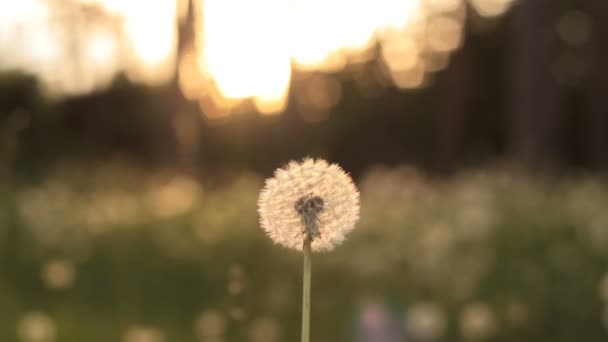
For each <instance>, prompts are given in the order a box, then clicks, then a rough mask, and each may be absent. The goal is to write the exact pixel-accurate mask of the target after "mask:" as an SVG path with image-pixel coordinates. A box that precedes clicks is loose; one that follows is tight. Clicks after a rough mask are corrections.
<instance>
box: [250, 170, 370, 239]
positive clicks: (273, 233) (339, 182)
mask: <svg viewBox="0 0 608 342" xmlns="http://www.w3.org/2000/svg"><path fill="white" fill-rule="evenodd" d="M258 205H259V213H260V216H261V220H260V222H261V225H262V228H263V229H264V230H265V231H266V233H267V234H268V236H270V238H272V239H273V240H274V241H275V242H276V243H279V244H281V245H283V246H286V247H289V248H293V249H296V250H302V247H303V244H304V240H305V239H306V238H310V239H312V244H311V246H312V250H313V251H329V250H332V249H333V248H334V247H335V246H336V245H338V244H340V243H341V242H342V241H343V240H344V237H345V235H346V234H347V233H349V232H350V231H351V230H352V229H353V228H354V225H355V223H356V222H357V220H358V219H359V192H358V191H357V188H356V187H355V185H354V184H353V182H352V180H351V178H350V176H349V175H348V174H346V173H345V172H344V171H343V170H342V169H341V168H340V167H339V166H338V165H336V164H329V163H327V162H326V161H325V160H321V159H317V160H314V159H311V158H307V159H305V160H304V161H302V162H300V163H298V162H294V161H292V162H290V163H289V164H288V165H287V166H286V167H284V168H280V169H277V170H276V171H275V173H274V177H273V178H269V179H268V180H266V185H265V187H264V189H263V190H262V192H261V193H260V197H259V200H258Z"/></svg>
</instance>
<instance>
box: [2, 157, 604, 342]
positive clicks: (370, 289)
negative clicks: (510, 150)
mask: <svg viewBox="0 0 608 342" xmlns="http://www.w3.org/2000/svg"><path fill="white" fill-rule="evenodd" d="M357 183H358V184H359V186H360V189H361V192H362V197H361V198H362V213H361V217H362V219H361V221H360V223H359V224H358V226H357V228H356V229H355V231H354V232H353V233H352V234H351V235H350V236H349V238H348V239H347V241H346V242H345V244H344V245H343V246H341V247H339V248H338V249H337V250H336V251H335V252H332V253H327V254H317V255H315V257H314V263H313V284H312V291H313V295H312V296H313V305H312V327H313V328H312V337H313V339H314V340H315V341H318V342H324V341H326V342H330V341H366V339H364V338H363V337H362V336H363V335H364V333H365V329H368V328H369V327H368V325H367V323H366V322H367V321H366V317H367V316H366V315H367V314H366V312H368V311H369V310H370V307H371V308H372V309H373V308H374V307H376V308H378V307H379V308H384V309H385V311H386V313H387V317H388V319H390V320H393V321H394V322H397V324H396V325H395V326H393V327H392V328H391V329H395V330H397V331H398V334H401V335H400V336H403V334H405V336H408V338H407V339H406V340H407V341H431V340H437V341H539V340H550V341H579V340H584V341H604V340H606V338H608V334H607V333H606V331H607V330H606V328H607V327H608V322H607V320H608V317H606V312H608V311H607V307H608V302H606V303H605V302H604V301H608V277H606V275H607V274H608V273H607V270H608V229H607V227H608V212H607V211H606V208H608V183H606V182H605V181H604V180H602V179H598V178H594V177H576V178H575V177H572V178H563V179H557V178H553V179H551V180H549V178H544V177H543V178H541V177H535V176H532V175H530V174H529V173H525V172H523V171H521V170H519V169H518V168H517V167H514V166H510V165H496V166H492V167H486V168H484V169H476V170H469V171H462V172H460V173H458V174H455V175H454V176H452V177H449V178H440V179H434V178H432V177H430V176H427V175H425V174H423V173H422V172H420V171H418V170H417V169H415V168H412V167H408V166H403V167H397V168H386V167H376V168H374V169H371V170H370V171H369V172H367V173H366V174H365V175H364V176H363V177H361V178H360V179H359V180H358V182H357ZM262 184H263V177H262V176H260V175H257V174H253V173H241V174H239V173H234V176H230V177H226V180H224V181H222V182H216V183H214V184H207V183H203V182H200V181H199V180H198V179H197V178H196V177H192V176H189V175H187V174H184V173H180V172H176V171H174V170H170V169H167V170H156V171H150V170H149V169H145V168H138V167H135V166H133V165H130V164H127V163H125V162H121V161H116V160H114V161H107V162H105V163H100V164H86V165H85V164H83V163H60V164H57V165H56V167H55V168H53V170H52V171H50V172H49V173H48V175H47V176H45V177H43V178H42V179H40V180H39V181H38V182H35V183H33V182H28V183H22V184H16V183H3V184H2V194H3V195H2V197H1V198H0V202H1V204H2V205H0V208H1V210H0V222H1V225H0V228H1V229H0V303H1V305H0V317H2V319H1V320H0V340H2V341H16V340H17V341H65V342H71V341H74V342H76V341H91V342H96V341H100V342H101V341H104V342H106V341H127V342H159V341H265V342H272V341H295V340H298V338H299V337H298V336H299V324H300V281H301V279H300V278H301V273H300V272H301V256H300V255H299V254H297V253H295V252H292V251H290V250H287V249H284V248H281V247H278V246H273V245H272V242H271V241H270V240H269V239H267V238H266V237H265V236H264V235H263V232H262V230H261V229H260V228H259V227H258V224H257V221H258V217H257V213H256V200H257V195H258V192H259V190H260V188H261V187H262ZM370 303H372V304H370ZM373 303H375V304H373ZM374 305H375V306H374ZM374 317H376V316H374ZM378 317H382V316H378ZM372 322H374V321H373V320H372ZM400 340H401V341H402V340H403V339H400ZM377 341H380V340H379V339H378V340H377Z"/></svg>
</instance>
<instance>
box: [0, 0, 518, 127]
mask: <svg viewBox="0 0 608 342" xmlns="http://www.w3.org/2000/svg"><path fill="white" fill-rule="evenodd" d="M464 1H466V0H359V1H348V0H331V1H328V0H193V6H192V8H193V11H194V13H193V17H194V41H193V42H192V44H191V45H190V46H186V47H185V49H184V50H183V51H182V53H181V54H180V56H178V53H177V34H178V24H179V23H180V20H182V19H183V18H184V17H185V13H186V10H187V8H188V6H187V0H155V1H142V0H72V1H53V0H19V1H14V0H0V50H1V51H2V52H3V53H2V54H1V55H0V70H13V69H19V70H24V71H26V72H29V73H33V74H35V75H37V76H38V77H39V78H40V80H41V84H42V87H43V90H44V91H45V93H47V94H49V95H53V96H60V95H75V94H82V93H87V92H90V91H93V90H98V89H102V88H104V87H107V86H108V85H109V84H110V83H111V81H112V79H113V78H114V76H116V75H117V74H118V73H119V72H125V73H126V75H127V76H128V77H129V79H130V80H132V81H134V82H142V83H146V84H152V85H155V84H163V83H166V82H167V81H169V80H170V79H172V78H173V77H174V76H175V73H176V72H177V73H178V75H177V76H178V80H179V84H180V87H181V89H182V92H183V93H184V95H185V96H186V97H187V98H188V99H191V100H199V101H200V103H201V106H202V107H203V112H207V113H208V114H209V115H216V114H218V113H219V114H221V113H222V112H226V111H227V110H228V109H229V108H230V107H231V106H233V105H235V104H237V103H239V101H241V100H244V99H252V100H253V103H254V104H255V106H256V108H257V110H258V111H260V112H261V113H266V114H271V113H279V112H281V111H282V110H283V109H284V108H285V106H286V104H287V103H286V98H287V92H288V88H289V87H290V84H291V82H292V78H293V71H294V70H301V71H317V72H321V73H322V74H324V75H327V77H326V78H325V79H321V83H322V84H332V79H331V75H332V73H333V72H336V71H339V70H341V69H342V68H344V67H345V66H346V65H347V64H349V63H358V62H362V61H366V60H369V59H371V58H375V57H376V56H374V53H372V52H373V51H374V50H373V49H372V48H373V47H375V46H378V45H379V46H380V50H379V51H380V52H379V56H378V57H379V60H381V63H382V64H381V65H383V67H382V68H380V69H381V70H383V75H382V77H385V78H386V79H387V80H389V81H390V82H391V83H392V84H393V85H395V86H397V87H399V88H416V87H419V86H421V85H422V84H424V81H425V75H427V74H428V73H429V72H434V71H437V70H440V69H442V68H444V67H445V66H446V65H447V63H448V62H449V57H450V54H451V52H452V51H454V50H455V49H457V48H458V47H459V46H460V44H461V40H462V30H463V22H464V19H465V10H464V8H465V4H464ZM468 1H469V3H470V4H471V5H472V7H473V8H474V9H475V10H476V11H477V13H478V14H480V15H481V16H486V17H494V16H498V15H501V14H502V13H504V12H505V11H506V10H507V9H508V7H509V4H510V2H511V1H513V0H468ZM313 81H314V82H317V84H319V82H320V81H319V78H316V79H315V80H313ZM311 82H312V81H311ZM328 82H329V83H328ZM333 94H338V95H336V96H339V94H340V91H337V92H333ZM308 102H310V103H309V107H310V106H312V107H314V106H315V103H317V102H319V101H315V100H314V99H312V100H311V101H308ZM336 102H337V100H330V101H325V103H330V104H335V103H336ZM209 104H211V107H213V108H214V109H215V110H211V109H210V106H209ZM218 109H219V110H218Z"/></svg>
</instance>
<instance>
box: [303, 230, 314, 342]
mask: <svg viewBox="0 0 608 342" xmlns="http://www.w3.org/2000/svg"><path fill="white" fill-rule="evenodd" d="M310 243H311V239H310V238H306V239H304V248H303V252H304V277H303V286H302V342H310V270H311V265H312V252H311V250H310Z"/></svg>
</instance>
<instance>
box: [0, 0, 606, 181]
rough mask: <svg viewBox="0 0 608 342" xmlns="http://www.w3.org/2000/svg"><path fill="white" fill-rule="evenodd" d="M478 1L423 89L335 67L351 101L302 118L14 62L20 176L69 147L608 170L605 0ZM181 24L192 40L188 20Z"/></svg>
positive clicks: (157, 154)
mask: <svg viewBox="0 0 608 342" xmlns="http://www.w3.org/2000/svg"><path fill="white" fill-rule="evenodd" d="M573 10H576V11H580V12H582V13H584V14H585V15H586V17H585V18H588V19H589V22H588V23H589V25H588V26H589V28H590V30H589V34H588V39H586V40H584V41H581V42H578V43H575V44H573V43H572V42H569V41H568V40H567V39H566V40H564V39H563V37H561V36H560V30H559V25H558V22H559V20H560V18H563V16H564V15H565V14H566V13H568V12H569V11H573ZM469 13H470V15H469V19H468V21H467V33H466V37H465V41H464V43H463V46H462V48H461V49H460V50H458V51H457V52H456V53H455V54H454V55H453V56H452V58H451V61H450V65H449V67H448V68H447V69H446V70H444V71H442V72H440V73H437V74H436V75H434V76H433V79H432V80H431V82H430V83H429V85H428V86H427V87H424V88H422V89H418V90H409V91H398V90H396V89H387V90H386V91H385V92H384V93H383V94H382V95H381V96H377V97H371V98H370V97H369V96H364V95H365V94H362V93H361V91H360V90H358V89H359V88H358V87H357V85H356V84H355V82H354V80H353V77H352V74H353V71H352V70H350V69H357V68H358V70H367V69H366V68H373V67H375V63H376V62H370V63H369V64H368V65H362V66H361V65H360V66H353V67H350V68H349V70H345V71H344V72H343V73H341V74H340V75H338V76H339V77H340V79H341V80H342V86H343V92H342V99H341V101H340V103H339V104H338V105H337V106H336V107H335V108H334V109H333V111H332V113H331V114H330V115H329V117H328V119H327V120H324V121H321V122H316V123H311V122H307V121H305V120H303V119H302V118H301V117H300V116H299V115H298V113H297V109H296V108H295V106H293V105H290V106H289V108H288V109H287V111H286V112H285V113H284V114H283V115H280V116H275V117H264V116H261V115H258V114H256V113H254V112H252V111H249V112H247V111H245V112H243V113H237V114H236V115H234V116H233V117H232V118H230V119H228V120H224V121H223V122H221V123H218V122H213V121H208V120H206V119H205V117H204V116H203V115H201V113H200V107H199V106H198V104H197V103H191V102H188V101H186V100H185V99H184V98H183V97H182V96H181V94H180V92H179V89H178V86H177V82H175V81H174V82H172V83H171V84H169V85H166V86H163V87H156V88H150V87H143V86H138V85H133V84H130V83H129V82H128V81H126V79H125V78H124V77H123V76H119V77H117V79H116V80H115V82H114V83H113V86H112V87H111V88H110V89H108V90H105V91H103V92H98V93H94V94H90V95H86V96H81V97H77V98H69V99H65V100H61V101H50V100H45V99H43V98H42V96H41V95H40V94H39V92H38V91H37V85H36V81H35V80H34V79H33V78H31V77H26V76H23V75H19V74H14V73H11V74H4V75H2V76H1V77H0V115H1V117H0V124H1V125H2V134H3V137H4V139H3V141H4V144H5V145H6V144H10V145H11V146H14V151H13V152H14V153H13V157H12V158H11V160H12V166H13V168H14V170H15V174H19V175H22V174H23V175H27V174H28V173H29V172H35V171H34V170H38V169H44V166H45V165H48V164H49V163H52V162H53V161H56V160H60V159H62V158H82V159H83V160H89V159H92V160H95V159H100V158H101V159H103V158H107V157H109V156H125V157H127V158H129V159H134V160H136V161H138V162H141V163H144V164H150V165H151V166H153V165H159V164H162V165H174V166H175V167H177V168H184V169H187V170H192V171H194V172H204V173H207V174H221V173H222V172H223V171H224V170H228V169H234V168H237V169H239V168H247V169H253V170H256V171H261V172H265V173H267V172H269V171H270V170H271V169H272V168H274V167H276V165H277V163H280V162H283V161H285V160H288V159H293V158H298V157H303V156H306V155H313V156H317V155H320V156H324V157H327V158H329V159H331V160H334V161H337V162H340V163H341V164H343V165H344V166H345V167H346V168H347V169H349V170H352V171H353V173H354V174H355V176H356V175H358V174H360V173H361V172H363V171H364V170H365V168H366V167H367V165H369V164H370V163H386V164H396V163H401V162H407V163H413V164H415V165H418V166H421V167H424V168H427V169H429V170H433V171H452V170H457V169H459V168H461V167H463V166H466V165H471V164H476V163H480V162H486V161H492V160H495V159H503V158H507V159H515V160H519V161H521V162H523V163H524V164H525V165H527V166H529V167H531V168H534V169H537V168H542V169H545V168H547V169H550V170H562V169H572V168H575V169H589V170H602V169H605V167H606V166H607V165H608V109H607V108H608V106H607V105H606V101H607V100H606V96H607V95H608V90H607V89H608V88H606V84H607V82H608V43H607V41H606V37H608V2H606V1H595V0H585V1H581V0H579V1H565V0H562V1H555V0H522V1H520V2H518V3H517V4H516V5H515V6H514V8H513V9H512V10H511V12H510V13H509V14H507V15H506V16H505V17H502V18H500V19H495V20H487V19H481V18H478V17H476V15H475V13H474V12H473V11H472V10H471V11H469ZM575 29H576V28H575ZM180 32H181V40H182V42H181V43H180V46H183V44H184V41H187V40H188V39H189V37H190V36H191V34H190V33H189V32H191V31H190V30H188V28H187V27H186V28H182V29H181V31H180ZM293 102H294V101H291V102H290V103H292V104H293ZM15 122H17V123H18V124H15ZM184 132H186V133H187V134H186V138H184ZM11 139H12V140H11ZM11 141H12V142H11ZM3 150H6V147H5V148H4V149H3ZM5 152H6V151H5ZM4 154H6V153H4Z"/></svg>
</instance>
